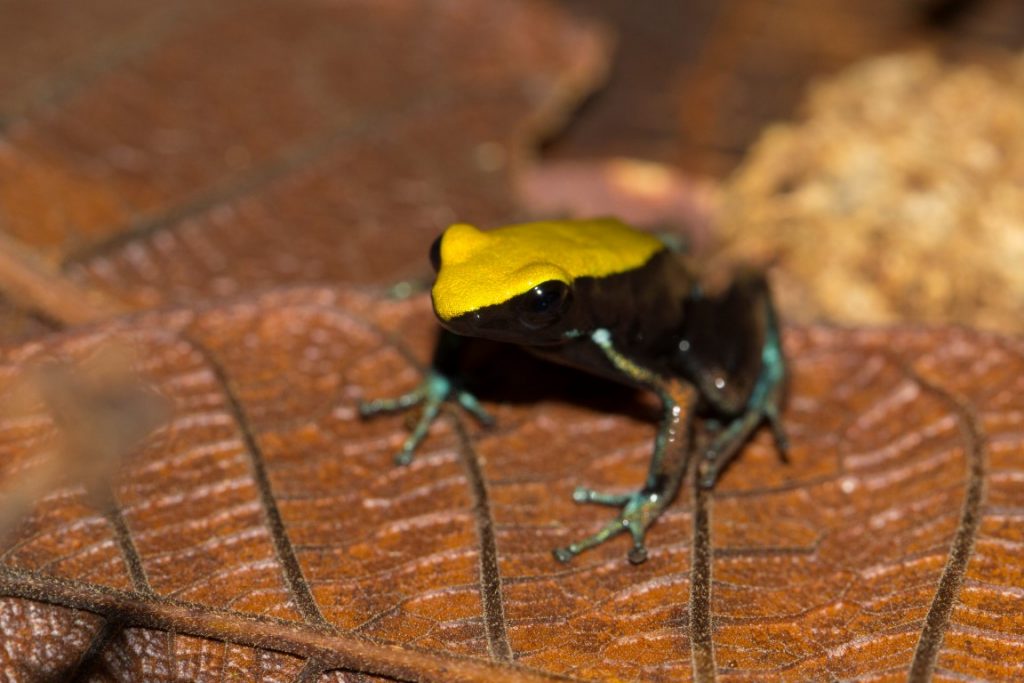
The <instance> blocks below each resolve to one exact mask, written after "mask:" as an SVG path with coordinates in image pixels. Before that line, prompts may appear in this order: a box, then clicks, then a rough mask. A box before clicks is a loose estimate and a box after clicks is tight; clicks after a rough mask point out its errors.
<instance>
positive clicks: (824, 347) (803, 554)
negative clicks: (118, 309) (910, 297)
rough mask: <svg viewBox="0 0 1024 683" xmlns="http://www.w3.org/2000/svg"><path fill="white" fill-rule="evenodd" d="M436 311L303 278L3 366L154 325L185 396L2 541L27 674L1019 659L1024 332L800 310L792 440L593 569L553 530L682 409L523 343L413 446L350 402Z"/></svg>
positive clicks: (849, 673) (759, 454) (284, 674)
mask: <svg viewBox="0 0 1024 683" xmlns="http://www.w3.org/2000/svg"><path fill="white" fill-rule="evenodd" d="M432 336H433V322H432V315H431V312H430V307H429V303H428V302H427V301H426V299H425V298H424V297H418V298H415V299H412V300H408V301H404V302H394V301H387V300H383V299H380V298H377V297H375V296H373V295H369V294H364V293H360V292H358V291H353V290H346V289H318V290H310V289H300V290H292V291H287V290H286V291H280V292H276V293H268V294H266V295H264V296H262V297H259V298H250V299H245V300H241V301H238V302H236V303H233V304H225V305H222V306H219V307H214V308H207V309H203V310H180V311H171V312H167V313H153V314H147V315H145V316H143V317H139V318H136V319H134V320H123V321H119V322H113V323H111V324H109V325H107V326H105V327H103V328H97V329H94V330H91V331H84V332H79V333H74V334H66V335H59V336H54V337H50V338H47V339H44V340H40V341H38V342H34V343H31V344H28V345H25V346H22V347H15V348H11V349H9V350H8V351H7V352H6V353H5V355H4V362H3V365H2V367H0V382H2V383H3V385H9V384H10V383H11V382H15V381H17V378H18V376H19V374H20V373H22V372H23V368H24V367H26V365H27V364H31V363H33V362H34V361H35V360H36V359H38V358H40V357H44V356H45V357H48V358H67V359H74V358H77V357H80V356H82V355H86V354H89V353H90V352H91V350H92V349H94V348H96V347H97V345H100V344H104V343H107V342H108V341H109V340H110V339H112V338H116V339H118V340H121V341H122V343H123V342H125V341H128V342H130V343H131V344H133V345H134V346H135V348H137V349H138V351H139V353H138V358H140V359H141V361H140V365H139V367H138V370H139V371H140V372H141V373H142V376H143V377H145V378H147V379H148V381H149V382H151V383H152V384H153V386H154V387H155V388H157V389H158V390H159V391H160V392H161V393H162V394H163V395H164V396H166V398H167V399H168V400H169V401H170V402H171V404H172V405H173V416H172V418H171V419H170V421H169V422H168V423H167V424H166V426H165V427H163V428H162V429H160V430H159V431H158V432H157V433H155V434H154V435H153V436H151V437H150V438H149V439H148V440H147V441H146V442H145V444H144V445H143V446H142V448H141V449H140V450H139V451H138V452H137V453H135V454H134V455H132V456H131V457H130V458H129V459H128V460H127V461H126V462H125V464H124V466H123V468H122V470H121V472H120V473H119V476H118V477H117V478H116V479H115V480H114V483H113V485H112V490H113V494H114V495H113V497H114V500H115V501H116V503H117V507H116V508H115V511H116V514H115V515H113V516H112V513H111V512H109V511H108V512H107V513H106V514H104V513H103V512H102V511H100V510H97V509H95V508H94V507H92V505H91V504H90V503H89V501H88V499H86V498H85V497H83V491H81V490H80V489H75V488H67V489H61V490H59V491H57V492H54V493H53V494H52V495H50V496H48V497H47V498H46V499H45V500H42V501H40V503H39V504H38V506H37V507H36V509H35V510H34V513H33V514H32V516H31V517H30V518H29V519H28V520H27V521H26V522H25V523H24V525H23V526H22V527H21V529H20V530H19V533H18V535H17V537H16V538H15V539H14V540H13V541H12V542H11V543H10V544H9V545H8V546H7V547H6V548H5V549H4V552H3V556H2V557H3V559H2V569H0V594H2V595H6V596H9V598H8V599H7V600H6V601H5V602H4V603H3V611H4V616H3V619H2V620H0V624H3V627H4V629H5V639H6V642H8V643H12V644H13V645H12V647H11V648H4V649H3V650H2V653H3V654H2V655H0V656H4V657H7V658H8V659H6V660H5V661H4V663H3V667H4V668H5V670H7V671H9V672H12V673H11V676H12V677H13V678H15V679H21V680H28V679H30V678H31V676H32V675H41V674H42V673H43V672H46V673H47V674H48V675H51V676H55V677H60V676H61V675H62V674H70V673H71V672H73V671H78V672H82V671H93V672H99V673H101V674H102V677H104V678H111V679H124V678H131V677H133V676H135V677H139V676H142V677H146V676H147V675H146V674H144V673H142V672H160V673H159V674H156V677H158V678H160V679H162V680H180V679H189V680H217V679H219V678H221V677H230V676H241V677H246V678H251V677H255V676H260V677H263V678H265V679H267V680H295V679H297V678H299V677H300V672H302V673H301V675H302V676H305V678H304V679H303V680H310V679H315V678H316V677H317V676H318V675H319V674H321V673H322V672H324V671H326V670H333V669H336V668H339V667H341V668H345V669H348V670H353V671H361V672H367V673H372V674H377V675H385V676H392V677H397V678H423V679H429V680H487V679H491V680H493V679H494V678H496V677H499V676H501V675H508V676H510V677H519V678H521V679H531V678H533V679H536V678H537V677H543V676H545V675H555V674H558V675H568V676H572V677H575V678H579V679H607V678H611V677H618V678H622V679H644V680H666V681H667V680H681V679H682V680H685V679H688V678H690V677H691V674H692V667H693V662H694V661H697V662H700V663H701V664H700V666H702V667H714V669H716V670H717V671H718V673H719V674H720V675H721V677H722V678H723V679H725V680H729V679H736V680H738V679H744V680H749V679H750V678H759V679H762V680H768V679H771V680H778V679H780V678H781V679H789V680H808V679H823V678H853V677H857V676H869V675H871V676H895V677H901V676H904V675H906V674H907V672H908V671H909V670H911V668H912V667H913V668H914V669H913V670H914V671H917V672H927V671H929V670H932V667H934V670H935V671H936V672H939V673H941V672H947V673H948V674H949V676H951V677H952V676H969V677H970V676H974V677H983V678H987V679H992V680H997V679H1002V680H1010V679H1013V678H1016V677H1019V676H1021V675H1022V673H1024V672H1022V670H1021V668H1020V666H1021V665H1020V662H1021V661H1024V651H1022V650H1021V644H1020V639H1019V637H1018V634H1019V633H1020V632H1021V629H1022V628H1024V623H1022V621H1021V619H1022V617H1021V615H1022V614H1024V603H1022V596H1021V595H1020V589H1019V586H1020V585H1021V580H1022V576H1024V561H1022V559H1021V558H1022V557H1024V553H1021V543H1022V539H1024V526H1022V520H1024V508H1022V504H1024V498H1022V497H1021V496H1020V477H1021V471H1022V467H1024V406H1022V398H1021V397H1022V396H1024V391H1022V389H1024V387H1022V380H1021V377H1022V376H1024V372H1022V369H1024V368H1022V364H1024V361H1022V358H1024V355H1022V354H1024V346H1022V344H1021V343H1020V342H1018V341H1013V340H1009V339H1006V338H1002V337H998V336H993V335H986V334H981V333H973V332H968V331H965V330H957V329H946V330H934V331H929V332H919V331H892V332H849V331H838V330H826V329H810V330H800V329H792V330H788V331H787V333H786V351H787V354H788V356H789V357H790V359H791V366H792V372H793V380H792V386H791V391H790V396H789V402H788V407H787V410H786V414H785V420H786V423H787V425H788V430H789V434H790V436H791V439H792V442H793V445H792V450H791V453H790V462H789V464H783V463H781V462H780V461H779V459H778V456H777V454H776V452H775V449H774V447H773V445H772V441H771V438H770V437H769V435H767V434H761V435H759V436H758V437H757V438H756V439H755V440H754V441H753V443H752V444H750V446H749V447H748V448H747V449H746V450H745V452H744V453H743V455H742V457H741V458H740V460H739V461H738V462H737V464H736V465H735V466H734V467H733V468H732V469H730V470H729V471H728V472H727V473H726V475H725V477H724V479H723V480H722V481H721V483H720V485H719V486H718V487H717V488H716V489H715V491H714V492H713V493H712V494H710V495H709V496H703V497H701V498H700V499H697V500H696V501H695V498H694V496H693V495H692V493H691V491H690V489H689V487H687V489H686V490H685V491H684V492H683V494H681V496H680V498H679V499H678V500H677V501H675V503H674V504H673V505H672V506H671V507H670V509H669V510H668V512H667V513H666V514H665V516H664V517H663V518H662V519H661V520H660V521H659V522H658V524H657V525H656V526H655V527H654V529H653V530H652V533H651V536H650V539H649V540H650V543H651V547H652V552H651V557H650V559H649V560H648V562H647V563H645V564H643V565H641V566H632V565H630V564H629V563H628V562H627V561H626V559H625V550H626V542H625V540H623V541H621V542H612V543H609V544H606V545H605V546H602V547H600V548H598V549H596V550H594V551H592V552H590V553H587V554H584V555H583V556H581V557H580V558H578V559H577V560H576V561H574V562H573V563H572V564H569V565H562V564H559V563H557V562H556V561H555V560H554V559H553V558H552V556H551V553H550V550H551V548H552V547H554V546H556V545H559V544H562V543H565V542H566V541H567V540H569V539H571V538H574V537H577V536H580V535H582V534H585V533H587V532H588V531H590V530H592V529H593V528H594V527H595V526H597V525H598V524H600V523H601V522H602V520H603V519H604V518H605V516H606V515H607V514H608V511H607V510H605V509H598V508H592V507H588V506H582V507H581V506H578V505H575V504H573V503H572V502H571V496H570V493H571V491H572V489H573V487H574V486H575V485H576V484H579V483H588V484H593V485H597V486H599V487H612V488H623V489H625V488H628V487H631V486H635V485H636V484H637V483H638V482H639V481H640V480H641V478H642V475H643V470H644V466H645V461H646V459H647V456H648V452H649V448H650V445H651V439H652V437H653V432H654V424H653V420H654V418H655V417H656V412H657V411H655V410H653V409H651V406H650V404H648V403H646V402H643V401H640V402H638V401H637V397H634V396H633V395H632V394H631V393H630V392H628V391H623V390H622V389H621V388H620V387H618V386H614V385H605V384H595V383H593V382H591V381H589V380H588V381H587V383H585V384H584V385H582V386H581V385H580V382H583V381H584V380H583V379H581V378H580V377H579V376H576V375H572V374H568V373H567V371H565V372H562V371H559V372H552V370H551V368H550V367H548V366H544V365H542V364H539V363H537V364H533V363H532V362H528V361H527V360H524V359H521V358H520V359H513V360H512V361H505V362H502V363H501V364H500V365H496V366H494V367H493V368H492V370H491V371H489V374H490V375H491V378H490V381H489V382H488V384H487V385H486V386H485V387H484V390H485V391H484V394H485V396H486V397H487V398H489V399H500V398H501V397H502V396H504V395H505V390H504V388H503V386H504V387H505V388H507V387H511V386H517V387H518V390H517V391H514V392H512V393H513V394H514V395H516V396H517V398H516V400H515V402H500V401H499V402H489V405H488V408H489V409H490V410H492V411H493V412H494V413H495V414H496V416H497V417H498V427H497V428H496V429H494V430H493V431H482V430H481V429H479V428H477V427H476V426H474V425H470V424H462V423H461V422H458V421H457V419H458V418H454V417H452V418H451V419H447V420H444V421H442V422H441V423H440V424H439V425H438V426H437V428H435V429H433V430H432V432H431V435H430V437H429V438H428V440H427V442H426V443H425V444H424V449H423V452H422V453H421V454H420V455H419V456H418V458H417V459H416V460H415V461H414V463H413V464H412V465H410V466H408V467H397V466H395V465H393V463H392V456H393V454H394V452H395V450H396V448H397V447H398V445H399V443H400V442H401V439H402V438H403V435H404V433H405V431H404V430H405V425H404V420H403V419H402V418H401V417H394V418H380V419H377V420H373V421H370V422H364V421H361V420H360V419H359V418H358V416H357V412H356V409H355V406H356V403H357V401H358V400H359V399H361V398H365V397H371V396H381V395H388V394H394V393H397V392H399V391H402V390H405V389H408V388H410V387H411V386H412V385H414V384H415V382H416V381H417V379H418V368H417V367H416V365H415V364H414V363H413V362H412V361H411V359H420V360H421V361H422V360H423V359H425V358H426V357H428V355H429V348H430V344H431V339H432ZM509 362H514V363H515V364H516V365H515V367H516V371H515V373H514V374H515V376H514V377H513V378H511V379H510V378H508V377H505V379H504V380H501V377H502V373H501V368H506V369H508V368H510V365H509ZM503 383H504V385H503ZM559 387H562V388H561V389H558V388H559ZM550 390H557V391H556V393H554V394H548V393H546V392H547V391H550ZM573 396H576V397H581V396H582V399H581V400H567V399H571V398H572V397H573ZM531 398H532V399H534V400H532V401H531V400H527V399H531ZM53 430H54V426H53V423H52V418H51V416H50V415H49V413H48V412H47V411H46V410H45V409H42V408H41V409H40V410H39V411H38V413H37V414H34V415H29V416H23V417H22V418H19V419H17V420H12V419H9V418H5V419H3V420H2V421H0V437H2V438H0V447H2V449H3V450H2V458H0V462H2V463H3V470H2V471H0V477H2V480H3V481H4V482H9V481H11V480H12V478H16V477H17V476H18V474H19V471H20V468H21V467H22V463H23V462H24V460H25V458H27V457H30V454H31V453H32V452H33V449H34V448H36V447H37V445H38V444H39V443H40V442H42V441H45V440H46V439H48V438H50V437H51V435H52V434H53ZM695 511H696V512H698V513H699V514H697V515H694V512H695ZM117 519H120V520H122V521H121V522H120V523H118V522H117V521H116V520H117ZM112 520H113V521H112ZM705 525H706V526H705ZM695 527H696V528H695ZM695 558H696V560H697V562H696V565H697V567H698V568H699V567H700V566H705V567H709V568H710V573H709V574H705V573H703V572H701V571H694V569H695V563H694V560H695ZM694 581H696V584H694V583H693V582H694ZM697 623H706V624H709V628H707V629H706V630H701V629H698V630H695V628H696V627H695V624H697ZM35 634H46V635H45V637H40V636H37V635H35ZM264 648H269V649H264ZM12 653H18V656H15V655H13V654H12ZM512 662H514V664H512ZM510 667H511V668H510ZM33 672H35V673H33ZM702 672H703V673H706V672H707V671H706V670H702ZM97 675H99V674H97Z"/></svg>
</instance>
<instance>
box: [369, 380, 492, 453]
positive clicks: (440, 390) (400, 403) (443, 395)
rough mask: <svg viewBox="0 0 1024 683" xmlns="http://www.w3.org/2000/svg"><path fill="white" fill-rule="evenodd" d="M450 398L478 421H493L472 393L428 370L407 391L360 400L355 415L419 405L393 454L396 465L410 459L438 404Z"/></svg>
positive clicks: (388, 411)
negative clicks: (407, 432)
mask: <svg viewBox="0 0 1024 683" xmlns="http://www.w3.org/2000/svg"><path fill="white" fill-rule="evenodd" d="M450 400H454V401H456V402H457V403H458V404H459V405H460V406H462V407H463V408H464V409H465V410H466V411H468V412H469V413H470V414H471V415H473V416H474V417H475V418H476V419H477V420H479V421H480V422H481V423H482V424H484V425H486V426H490V425H492V424H494V418H493V417H491V416H490V414H489V413H487V411H485V410H484V408H483V406H481V405H480V402H479V401H478V400H477V398H476V396H474V395H473V394H471V393H469V392H468V391H465V390H463V389H459V388H457V387H456V386H455V383H453V382H452V380H451V379H450V378H449V377H446V376H445V375H442V374H441V373H439V372H434V371H431V372H429V373H428V374H427V376H426V377H424V378H423V381H422V382H421V383H420V385H419V386H418V387H416V388H415V389H413V390H412V391H410V392H409V393H407V394H402V395H401V396H398V397H396V398H381V399H376V400H374V401H365V402H362V403H360V404H359V414H360V416H362V417H372V416H374V415H379V414H381V413H395V412H399V411H402V410H408V409H410V408H414V407H416V406H419V405H422V407H423V408H422V412H421V413H420V417H419V419H418V420H417V421H416V426H414V427H413V429H412V431H411V432H410V433H409V436H408V437H406V439H405V441H404V442H403V443H402V448H401V450H400V451H399V452H398V455H396V456H395V462H397V463H398V464H399V465H408V464H409V463H410V462H412V458H413V455H414V454H415V453H416V449H417V448H418V447H419V445H420V444H421V443H422V442H423V439H425V438H426V436H427V431H428V430H429V429H430V425H432V424H433V423H434V420H436V419H437V417H438V415H439V414H440V413H441V406H442V405H444V403H445V402H446V401H450Z"/></svg>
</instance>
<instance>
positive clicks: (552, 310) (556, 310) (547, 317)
mask: <svg viewBox="0 0 1024 683" xmlns="http://www.w3.org/2000/svg"><path fill="white" fill-rule="evenodd" d="M571 299H572V290H570V289H569V285H567V284H565V283H564V282H560V281H559V280H548V281H547V282H542V283H540V284H539V285H537V286H535V287H534V288H533V289H531V290H530V291H528V292H526V293H525V294H523V295H521V296H520V297H519V301H518V307H517V308H518V312H519V320H520V322H522V323H523V325H524V326H526V327H527V328H529V329H531V330H539V329H540V328H542V327H548V326H549V325H552V324H554V323H556V322H558V320H559V319H560V318H561V317H562V314H563V313H565V311H566V310H567V309H568V308H569V302H570V300H571Z"/></svg>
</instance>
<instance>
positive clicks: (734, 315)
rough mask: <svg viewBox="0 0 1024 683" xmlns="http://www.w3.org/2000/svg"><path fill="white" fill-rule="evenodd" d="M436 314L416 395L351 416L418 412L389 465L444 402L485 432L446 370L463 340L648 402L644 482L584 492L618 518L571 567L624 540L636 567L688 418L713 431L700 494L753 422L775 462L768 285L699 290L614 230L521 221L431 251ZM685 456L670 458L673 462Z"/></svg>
mask: <svg viewBox="0 0 1024 683" xmlns="http://www.w3.org/2000/svg"><path fill="white" fill-rule="evenodd" d="M430 258H431V262H432V264H433V266H434V270H435V271H436V275H437V277H436V280H435V282H434V285H433V289H432V290H431V295H432V300H433V305H434V312H435V313H436V315H437V318H438V320H439V321H440V323H441V326H442V327H443V330H442V332H441V335H440V337H439V341H438V345H437V348H436V350H435V354H434V360H433V363H432V367H431V369H430V370H429V371H428V373H427V375H426V377H425V378H424V380H423V382H422V384H421V385H420V386H419V387H418V388H417V389H416V390H414V391H413V392H411V393H409V394H406V395H404V396H401V397H398V398H394V399H379V400H376V401H370V402H368V403H364V404H362V405H361V406H360V412H361V413H362V414H363V415H364V416H369V415H373V414H376V413H380V412H385V411H396V410H402V409H406V408H411V407H413V406H417V405H420V406H422V414H421V416H420V419H419V421H418V423H417V424H416V426H415V427H414V428H413V430H412V432H411V433H410V434H409V436H408V438H407V439H406V440H405V442H404V444H403V446H402V449H401V451H400V452H399V454H398V456H397V458H396V459H397V461H398V462H400V463H408V462H409V461H410V460H411V459H412V457H413V453H414V452H415V450H416V448H417V446H419V444H420V443H421V441H422V440H423V439H424V437H425V436H426V433H427V430H428V429H429V427H430V425H431V423H432V422H433V421H434V420H435V419H436V418H437V416H438V414H439V412H440V409H441V407H442V405H443V404H444V403H445V402H448V401H454V402H457V403H458V404H460V405H461V406H462V407H463V408H464V409H466V410H467V411H469V412H470V413H472V414H473V415H475V416H476V417H477V418H478V419H479V420H480V421H482V422H483V423H485V424H490V423H491V422H492V420H491V417H490V416H489V415H488V414H487V413H486V412H485V411H484V409H483V408H482V407H481V405H480V403H479V402H478V401H477V399H476V398H475V397H474V396H473V395H472V394H471V393H469V392H467V391H465V390H464V389H463V388H462V386H461V383H460V382H459V378H458V377H457V376H456V372H455V370H454V368H456V367H457V365H458V363H457V358H458V354H459V349H460V343H459V339H460V338H463V337H482V338H486V339H492V340H496V341H500V342H509V343H512V344H517V345H519V346H522V347H524V348H526V349H527V350H528V351H530V352H532V353H534V354H536V355H538V356H541V357H543V358H546V359H550V360H553V361H556V362H559V363H563V364H567V365H570V366H574V367H576V368H579V369H582V370H584V371H587V372H590V373H594V374H597V375H600V376H603V377H606V378H609V379H612V380H615V381H618V382H621V383H624V384H627V385H633V386H636V387H642V388H646V389H648V390H650V391H653V392H654V393H655V394H656V395H657V396H658V398H659V399H660V400H661V404H662V408H663V413H662V415H663V416H662V420H661V424H660V427H659V429H658V432H657V436H656V437H655V440H654V447H653V453H652V455H651V459H650V464H649V467H648V473H647V477H646V479H645V480H644V482H643V485H642V486H641V487H640V488H639V489H638V490H636V491H633V492H631V493H626V494H617V493H605V492H599V491H594V490H592V489H589V488H584V487H580V488H577V489H576V490H575V491H574V492H573V499H574V500H575V501H577V502H579V503H598V504H602V505H608V506H612V507H616V508H619V512H618V514H617V515H616V516H615V517H614V518H613V519H611V520H610V521H609V522H608V523H607V524H606V525H605V526H604V527H603V528H601V529H600V530H599V531H598V532H597V533H595V534H593V535H592V536H589V537H587V538H585V539H582V540H580V541H578V542H575V543H572V544H570V545H568V546H566V547H563V548H558V549H556V550H555V551H554V553H555V557H556V558H557V559H559V560H561V561H563V562H567V561H569V560H570V559H571V558H572V557H574V556H575V555H577V554H579V553H580V552H582V551H584V550H586V549H588V548H592V547H594V546H596V545H599V544H601V543H603V542H605V541H606V540H608V539H610V538H612V537H613V536H616V535H618V534H619V533H622V532H629V534H630V535H631V536H632V547H631V550H630V551H629V555H628V557H629V560H630V561H631V562H633V563H640V562H643V561H644V560H645V559H646V557H647V549H646V545H645V542H644V537H645V535H646V532H647V529H648V528H649V527H650V525H651V524H652V523H653V522H654V521H655V520H656V519H657V517H658V516H659V515H660V514H661V512H662V511H663V510H664V509H665V507H666V506H667V505H668V504H669V503H670V502H671V501H672V499H673V498H674V497H675V495H676V493H677V492H678V490H679V486H680V484H681V481H682V479H683V478H684V476H685V472H686V469H687V461H688V459H689V454H690V453H691V452H692V451H693V450H694V445H693V444H692V443H690V442H691V440H692V439H693V436H692V434H693V430H692V429H691V421H692V420H693V418H694V416H695V415H698V414H699V415H701V416H703V417H705V418H707V420H708V421H709V424H710V425H712V427H713V428H712V429H710V430H709V431H710V436H709V437H708V438H707V439H706V443H705V444H703V445H702V446H701V449H700V450H701V452H702V458H701V460H702V463H701V465H700V468H699V472H698V475H697V476H698V477H699V484H700V485H701V486H703V487H705V488H711V487H712V486H714V484H715V481H716V480H717V479H718V477H719V475H720V474H721V472H722V470H723V469H724V468H725V466H726V465H727V464H728V463H729V462H730V461H731V460H732V459H733V458H734V457H735V456H736V455H737V453H738V452H739V450H740V448H741V447H742V446H743V445H744V443H745V442H746V441H747V440H748V439H749V438H750V437H751V435H752V434H753V433H754V432H755V431H756V430H757V429H758V427H759V426H760V425H761V424H762V423H763V422H767V423H768V425H769V426H770V427H771V429H772V431H773V432H774V435H775V438H776V443H777V445H778V448H779V450H780V454H782V455H783V457H784V456H785V448H786V441H785V435H784V432H783V430H782V425H781V421H780V418H779V406H780V402H781V397H782V393H783V385H784V382H785V377H786V368H785V362H784V359H783V355H782V351H781V346H780V342H779V331H778V325H777V321H776V315H775V312H774V308H773V305H772V301H771V297H770V293H769V290H768V286H767V283H766V281H765V279H764V277H763V276H762V275H760V274H757V273H747V274H744V275H741V276H739V277H737V278H736V279H734V281H733V282H732V283H731V284H730V285H729V286H728V287H727V288H725V289H724V291H721V292H719V293H715V294H710V293H707V292H705V291H704V290H703V289H702V287H701V285H700V282H699V280H698V278H697V277H695V276H694V274H693V272H692V269H691V268H690V267H688V266H687V265H686V264H685V262H684V260H683V259H682V258H681V257H680V255H679V254H677V253H675V252H674V251H673V250H671V249H670V248H669V247H667V246H666V244H665V243H663V242H662V241H661V240H659V239H658V238H656V237H654V236H653V235H650V234H648V233H645V232H641V231H639V230H636V229H633V228H631V227H629V226H627V225H625V224H623V223H621V222H619V221H617V220H613V219H597V220H564V221H546V222H534V223H524V224H520V225H511V226H507V227H503V228H498V229H496V230H492V231H487V232H484V231H481V230H478V229H477V228H475V227H473V226H471V225H467V224H462V223H459V224H455V225H452V226H451V227H449V228H448V229H447V230H446V231H445V232H444V233H443V234H442V235H441V236H440V237H438V238H437V240H436V241H435V242H434V244H433V246H432V247H431V250H430ZM672 452H676V453H682V455H681V456H679V455H676V456H674V457H673V456H672V455H671V453H672Z"/></svg>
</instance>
